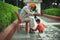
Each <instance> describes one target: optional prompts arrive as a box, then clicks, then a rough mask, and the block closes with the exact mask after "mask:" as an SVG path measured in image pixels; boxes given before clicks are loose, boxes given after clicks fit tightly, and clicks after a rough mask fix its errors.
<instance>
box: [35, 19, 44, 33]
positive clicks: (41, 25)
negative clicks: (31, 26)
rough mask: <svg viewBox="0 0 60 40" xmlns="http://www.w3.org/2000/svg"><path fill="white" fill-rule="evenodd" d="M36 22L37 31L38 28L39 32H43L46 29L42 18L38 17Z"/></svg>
mask: <svg viewBox="0 0 60 40" xmlns="http://www.w3.org/2000/svg"><path fill="white" fill-rule="evenodd" d="M36 22H37V24H38V25H37V27H36V29H35V31H36V30H38V31H39V33H43V30H44V25H43V24H42V23H41V22H40V20H39V19H37V20H36Z"/></svg>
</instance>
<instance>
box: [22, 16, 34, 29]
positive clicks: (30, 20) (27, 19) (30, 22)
mask: <svg viewBox="0 0 60 40" xmlns="http://www.w3.org/2000/svg"><path fill="white" fill-rule="evenodd" d="M21 21H22V22H24V21H28V22H29V28H33V27H34V26H35V25H34V19H33V18H30V17H27V18H24V19H22V20H21Z"/></svg>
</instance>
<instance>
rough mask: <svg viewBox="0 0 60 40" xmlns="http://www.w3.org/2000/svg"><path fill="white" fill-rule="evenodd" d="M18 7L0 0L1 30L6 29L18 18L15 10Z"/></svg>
mask: <svg viewBox="0 0 60 40" xmlns="http://www.w3.org/2000/svg"><path fill="white" fill-rule="evenodd" d="M17 10H18V7H16V6H13V5H11V4H8V3H3V2H0V30H3V29H5V28H6V27H7V26H8V25H9V24H11V23H12V22H13V21H14V20H16V15H15V11H17Z"/></svg>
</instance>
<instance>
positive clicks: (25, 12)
mask: <svg viewBox="0 0 60 40" xmlns="http://www.w3.org/2000/svg"><path fill="white" fill-rule="evenodd" d="M35 7H36V4H35V3H30V4H29V5H27V6H24V7H23V8H22V10H21V13H20V19H21V22H25V21H28V22H29V28H33V27H34V19H33V18H30V16H34V15H35V14H34V12H33V10H34V8H35Z"/></svg>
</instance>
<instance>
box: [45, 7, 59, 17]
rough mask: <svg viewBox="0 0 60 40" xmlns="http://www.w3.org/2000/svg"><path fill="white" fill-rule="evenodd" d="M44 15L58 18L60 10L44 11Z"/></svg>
mask: <svg viewBox="0 0 60 40" xmlns="http://www.w3.org/2000/svg"><path fill="white" fill-rule="evenodd" d="M44 13H45V14H48V15H54V16H60V9H59V8H50V9H45V10H44Z"/></svg>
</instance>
